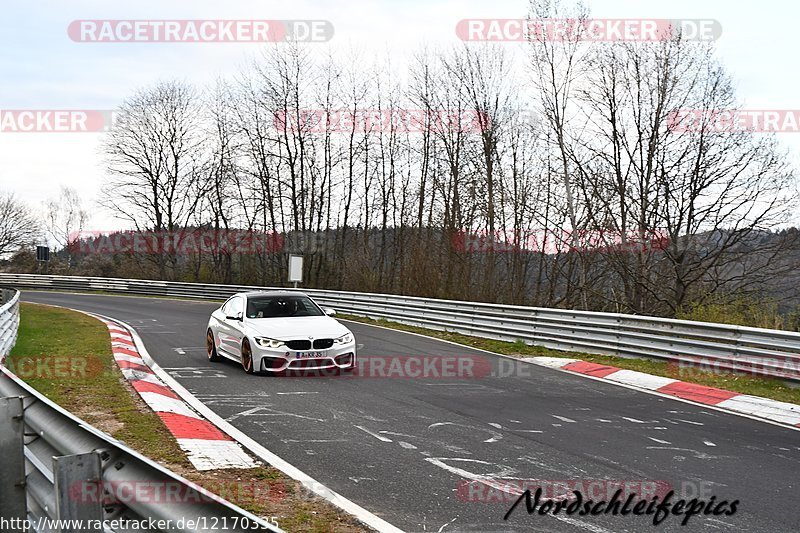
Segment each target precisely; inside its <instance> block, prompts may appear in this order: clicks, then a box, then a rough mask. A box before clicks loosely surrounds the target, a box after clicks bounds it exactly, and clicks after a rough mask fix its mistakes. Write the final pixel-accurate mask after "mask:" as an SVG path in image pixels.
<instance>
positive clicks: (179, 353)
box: [174, 348, 186, 355]
mask: <svg viewBox="0 0 800 533" xmlns="http://www.w3.org/2000/svg"><path fill="white" fill-rule="evenodd" d="M174 350H175V351H176V352H178V355H186V352H185V351H184V350H183V348H174Z"/></svg>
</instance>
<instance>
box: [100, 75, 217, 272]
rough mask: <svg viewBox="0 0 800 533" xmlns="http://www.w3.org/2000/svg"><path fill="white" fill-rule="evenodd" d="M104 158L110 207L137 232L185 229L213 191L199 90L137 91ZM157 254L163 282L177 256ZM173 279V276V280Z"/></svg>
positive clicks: (163, 87) (173, 86)
mask: <svg viewBox="0 0 800 533" xmlns="http://www.w3.org/2000/svg"><path fill="white" fill-rule="evenodd" d="M119 112H120V116H121V120H120V121H119V123H118V124H117V125H116V126H115V127H114V128H113V129H112V130H111V131H110V132H109V133H108V136H107V137H106V139H105V144H104V152H105V156H106V160H107V167H108V181H107V182H106V184H105V186H104V188H103V192H104V196H103V198H104V200H103V201H104V203H105V205H106V206H107V207H109V208H110V209H111V210H112V211H113V212H114V213H115V215H116V216H118V217H119V218H122V219H126V220H128V221H129V222H131V223H132V224H133V226H134V227H135V228H136V229H137V230H152V231H169V232H173V231H175V230H178V229H181V228H184V227H185V226H186V225H187V223H188V222H189V221H190V219H191V217H192V216H193V215H194V213H195V209H196V207H197V204H198V202H199V200H200V198H201V197H202V193H203V191H204V189H205V187H206V186H207V181H206V172H207V171H208V165H207V154H206V153H205V151H204V138H203V136H202V134H201V133H202V128H201V123H200V121H201V118H202V115H201V108H200V102H199V99H198V97H197V95H196V92H195V90H194V89H193V88H192V87H191V86H189V85H187V84H184V83H180V82H176V81H170V82H161V83H158V84H157V85H155V86H153V87H151V88H148V89H142V90H139V91H137V92H136V93H135V94H134V95H133V96H131V97H130V98H128V99H127V100H125V102H123V104H122V105H121V106H120V108H119ZM158 252H159V253H155V254H153V257H155V258H156V260H157V261H158V268H159V271H160V272H161V275H162V276H166V275H167V266H168V264H169V265H170V266H171V267H172V272H174V268H175V265H176V256H175V253H174V252H170V251H169V250H167V251H166V253H161V251H160V250H159V251H158ZM170 275H171V274H170Z"/></svg>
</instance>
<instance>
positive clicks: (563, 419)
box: [550, 415, 575, 424]
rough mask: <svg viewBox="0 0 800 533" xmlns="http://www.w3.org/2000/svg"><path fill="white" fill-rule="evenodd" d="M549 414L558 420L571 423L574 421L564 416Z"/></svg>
mask: <svg viewBox="0 0 800 533" xmlns="http://www.w3.org/2000/svg"><path fill="white" fill-rule="evenodd" d="M550 416H552V417H553V418H557V419H558V420H561V421H562V422H570V423H572V424H574V423H575V421H574V420H573V419H571V418H567V417H566V416H558V415H550Z"/></svg>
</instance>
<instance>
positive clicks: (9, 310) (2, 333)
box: [0, 289, 19, 363]
mask: <svg viewBox="0 0 800 533" xmlns="http://www.w3.org/2000/svg"><path fill="white" fill-rule="evenodd" d="M17 328H19V292H17V291H15V290H11V289H0V363H2V362H3V359H4V358H5V356H7V355H8V353H9V352H10V351H11V348H13V347H14V343H16V341H17Z"/></svg>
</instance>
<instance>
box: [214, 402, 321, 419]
mask: <svg viewBox="0 0 800 533" xmlns="http://www.w3.org/2000/svg"><path fill="white" fill-rule="evenodd" d="M263 411H267V412H263ZM242 416H292V417H295V418H302V419H304V420H311V421H312V422H325V420H323V419H321V418H313V417H310V416H303V415H296V414H294V413H286V412H284V411H277V410H275V409H272V408H270V407H264V406H259V407H253V408H252V409H248V410H246V411H242V412H240V413H236V414H235V415H233V416H230V417H228V418H226V419H225V420H227V421H228V422H230V421H231V420H236V419H237V418H239V417H242Z"/></svg>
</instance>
